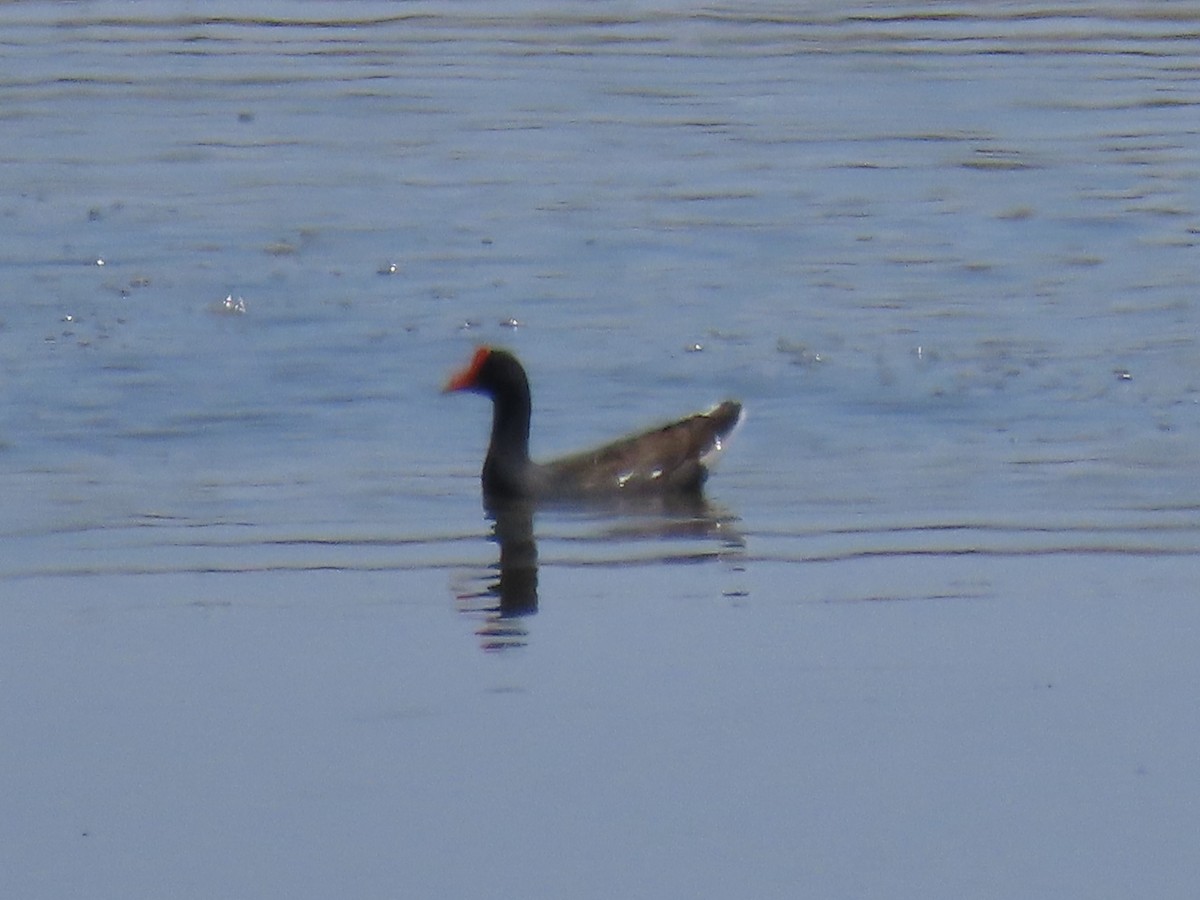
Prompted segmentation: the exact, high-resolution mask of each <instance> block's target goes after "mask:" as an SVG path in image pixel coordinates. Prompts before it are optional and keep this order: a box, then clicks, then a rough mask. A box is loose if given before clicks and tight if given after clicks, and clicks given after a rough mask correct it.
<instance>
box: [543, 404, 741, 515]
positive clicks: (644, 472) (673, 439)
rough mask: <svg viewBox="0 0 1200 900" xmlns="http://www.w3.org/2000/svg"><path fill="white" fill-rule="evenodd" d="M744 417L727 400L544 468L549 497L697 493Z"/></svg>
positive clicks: (738, 407) (737, 406) (738, 408)
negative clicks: (583, 494) (565, 494)
mask: <svg viewBox="0 0 1200 900" xmlns="http://www.w3.org/2000/svg"><path fill="white" fill-rule="evenodd" d="M741 415H742V407H741V404H740V403H736V402H734V401H732V400H727V401H725V402H724V403H721V404H720V405H718V406H716V407H714V408H713V409H711V410H709V411H708V412H703V413H698V414H696V415H693V416H688V417H687V418H685V419H680V420H679V421H677V422H672V423H670V424H669V425H664V426H662V427H661V428H655V429H652V430H650V431H646V432H643V433H641V434H636V435H633V436H632V437H627V438H624V439H622V440H619V441H615V442H613V443H611V444H606V445H605V446H603V447H598V448H596V449H595V450H589V451H585V452H583V453H576V454H573V455H571V456H567V457H564V458H562V459H559V460H555V461H554V462H550V463H547V464H546V465H544V466H542V467H541V469H542V475H543V479H544V485H545V488H546V490H547V492H548V493H585V494H586V493H602V492H608V493H611V492H613V491H622V492H628V493H649V492H688V491H698V490H699V489H700V488H701V486H702V485H703V484H704V480H705V478H706V477H707V476H708V468H707V466H708V463H709V462H710V461H711V458H712V457H713V456H714V455H715V454H716V453H717V452H718V451H720V450H721V443H722V440H723V439H724V438H725V437H726V436H727V435H728V434H729V433H730V432H731V431H733V429H734V427H735V426H736V425H737V423H738V421H739V419H740V418H741Z"/></svg>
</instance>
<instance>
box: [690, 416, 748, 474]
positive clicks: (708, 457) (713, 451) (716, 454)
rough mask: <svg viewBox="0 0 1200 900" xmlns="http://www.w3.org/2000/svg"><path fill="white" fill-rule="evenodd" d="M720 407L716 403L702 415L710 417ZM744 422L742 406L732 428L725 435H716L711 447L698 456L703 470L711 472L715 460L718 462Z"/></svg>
mask: <svg viewBox="0 0 1200 900" xmlns="http://www.w3.org/2000/svg"><path fill="white" fill-rule="evenodd" d="M720 405H721V404H719V403H718V404H716V405H715V406H712V407H710V408H709V409H707V410H706V411H705V413H704V414H705V415H710V414H711V413H713V412H715V411H716V410H717V409H719V408H720ZM745 421H746V407H744V406H743V407H742V408H741V409H739V410H738V417H737V420H736V421H735V422H734V423H733V427H732V428H730V429H729V430H728V431H727V432H725V434H723V435H718V436H717V437H715V438H714V439H713V445H712V446H711V447H710V448H708V449H707V450H705V451H704V453H702V454H701V455H700V465H702V466H704V468H706V469H709V470H711V469H712V467H713V466H715V465H716V464H717V460H719V459H720V458H721V456H722V454H724V452H725V448H726V447H728V446H729V444H730V442H731V441H732V440H733V436H734V435H735V434H737V432H738V429H739V428H741V427H742V423H743V422H745Z"/></svg>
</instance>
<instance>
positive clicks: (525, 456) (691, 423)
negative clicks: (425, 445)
mask: <svg viewBox="0 0 1200 900" xmlns="http://www.w3.org/2000/svg"><path fill="white" fill-rule="evenodd" d="M445 390H446V391H476V392H478V393H480V394H486V395H487V396H489V397H491V398H492V437H491V443H490V444H489V445H488V452H487V458H486V459H485V460H484V463H483V493H484V495H485V496H487V497H489V498H493V499H510V498H511V499H516V498H529V499H552V498H572V497H590V496H594V497H603V496H610V497H611V496H621V495H631V494H636V495H643V496H644V495H652V494H660V495H667V494H698V493H699V492H700V489H701V488H702V487H703V485H704V481H705V479H706V478H707V477H708V465H709V463H710V462H712V460H713V458H714V456H715V455H716V454H717V452H718V451H720V450H721V449H722V442H723V441H725V439H726V438H727V437H728V435H729V434H730V432H732V431H733V429H734V428H735V427H736V426H737V424H738V422H739V421H740V419H741V417H742V405H741V404H740V403H736V402H734V401H732V400H726V401H725V402H724V403H721V404H719V405H717V406H715V407H713V408H712V409H710V410H708V411H707V412H702V413H697V414H696V415H692V416H688V417H687V418H684V419H680V420H679V421H677V422H672V423H670V424H669V425H664V426H662V427H660V428H655V429H652V430H650V431H645V432H642V433H641V434H635V435H632V436H630V437H627V438H624V439H622V440H619V441H615V442H613V443H611V444H606V445H605V446H603V447H597V448H596V449H595V450H589V451H585V452H583V453H575V454H572V455H571V456H566V457H563V458H562V459H557V460H554V461H552V462H547V463H535V462H533V461H532V460H530V458H529V414H530V400H529V379H528V378H527V377H526V375H525V369H524V368H522V366H521V364H520V362H518V361H517V358H516V357H515V356H513V355H512V354H511V353H509V352H508V351H507V350H501V349H499V348H496V347H480V348H479V349H478V350H476V351H475V355H474V356H472V357H471V361H470V363H468V364H467V366H466V368H464V369H462V370H461V371H460V372H457V373H455V374H454V375H452V376H451V377H450V380H449V381H447V382H446V387H445Z"/></svg>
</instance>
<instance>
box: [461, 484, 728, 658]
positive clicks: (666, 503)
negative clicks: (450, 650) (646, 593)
mask: <svg viewBox="0 0 1200 900" xmlns="http://www.w3.org/2000/svg"><path fill="white" fill-rule="evenodd" d="M484 509H485V512H486V514H487V517H488V519H489V520H491V535H490V539H491V540H493V541H495V542H496V543H497V544H498V545H499V548H500V558H499V560H498V561H497V562H496V563H494V564H493V565H492V566H491V567H490V570H489V571H490V574H489V576H488V578H487V580H486V583H485V584H484V586H483V587H482V589H480V590H478V591H474V592H467V593H460V594H459V602H460V604H461V607H460V608H461V609H462V611H463V612H464V613H469V614H473V615H482V617H483V622H482V624H481V625H480V626H479V628H478V629H477V630H476V633H477V634H478V635H479V637H480V639H481V645H482V648H483V649H484V650H486V651H499V650H506V649H510V648H513V647H521V646H524V645H525V644H526V643H527V642H528V635H529V632H528V629H527V628H526V625H525V622H524V620H525V619H526V618H527V617H529V616H532V615H533V614H534V613H536V612H537V610H538V547H537V539H536V537H535V536H534V513H535V510H537V511H547V512H550V513H554V512H561V513H563V514H564V515H567V516H578V515H580V514H582V515H584V516H585V517H586V518H585V521H594V522H595V523H596V524H597V525H600V526H601V527H600V528H599V529H598V530H597V531H594V532H592V534H591V535H590V536H589V537H588V538H586V540H587V542H588V543H589V544H595V545H611V544H614V543H624V544H628V543H630V542H643V541H661V540H669V539H675V540H680V539H681V540H689V541H690V540H695V539H699V540H703V541H712V540H714V539H715V540H717V541H719V542H720V545H719V548H718V549H717V550H716V551H714V550H713V549H712V548H711V546H710V547H708V548H706V549H702V550H699V551H697V552H696V554H695V558H696V559H697V560H701V559H712V558H718V557H722V556H724V554H725V553H726V552H729V551H732V552H734V553H736V554H737V555H738V556H739V557H740V554H741V551H742V550H743V548H744V546H745V542H744V540H743V538H742V536H741V535H740V534H739V533H738V531H737V529H736V527H735V525H736V521H737V518H736V517H735V516H734V515H732V514H731V513H729V512H728V511H726V510H722V509H720V508H717V507H714V506H712V505H710V504H709V503H708V502H707V501H706V500H704V499H703V498H702V497H680V498H663V497H657V498H637V499H631V500H623V501H622V502H612V503H606V504H603V505H597V504H595V503H591V504H588V505H587V506H585V507H582V508H581V507H579V506H577V505H576V506H567V505H562V504H557V505H547V504H545V503H542V504H539V505H536V506H535V504H534V503H533V502H531V501H528V500H494V499H490V500H487V501H485V504H484ZM678 559H679V557H678V555H675V556H672V557H669V558H668V557H664V559H663V561H664V562H667V561H670V560H674V561H678Z"/></svg>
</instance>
